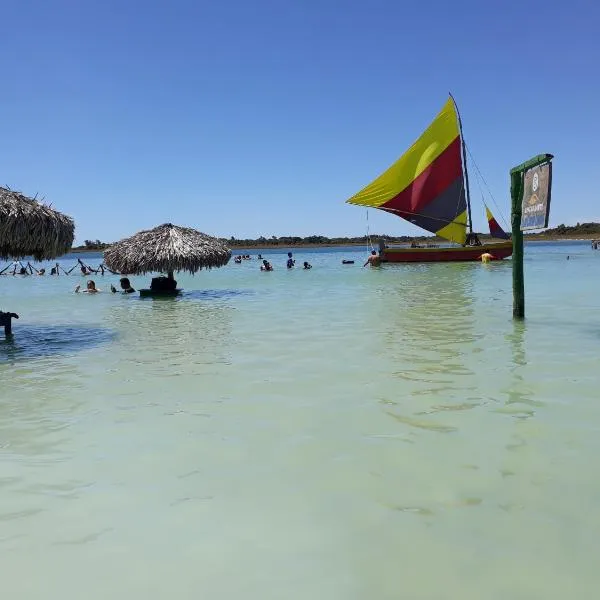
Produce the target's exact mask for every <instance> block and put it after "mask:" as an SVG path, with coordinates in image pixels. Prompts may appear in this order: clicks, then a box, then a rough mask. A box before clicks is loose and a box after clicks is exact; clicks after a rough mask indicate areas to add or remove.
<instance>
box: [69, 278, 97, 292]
mask: <svg viewBox="0 0 600 600" xmlns="http://www.w3.org/2000/svg"><path fill="white" fill-rule="evenodd" d="M101 291H102V290H99V289H98V288H97V287H96V282H95V281H94V280H93V279H90V280H89V281H88V282H87V285H86V289H85V290H82V289H81V286H80V285H78V286H77V287H76V288H75V293H76V294H79V292H81V293H82V294H97V293H98V292H101Z"/></svg>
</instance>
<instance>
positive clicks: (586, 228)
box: [533, 223, 600, 237]
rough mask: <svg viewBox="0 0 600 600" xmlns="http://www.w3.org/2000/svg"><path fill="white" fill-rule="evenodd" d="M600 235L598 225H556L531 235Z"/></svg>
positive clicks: (599, 225)
mask: <svg viewBox="0 0 600 600" xmlns="http://www.w3.org/2000/svg"><path fill="white" fill-rule="evenodd" d="M598 234H600V223H577V225H558V226H557V227H553V228H551V229H545V230H543V231H538V232H536V233H535V234H533V235H543V236H546V235H552V236H564V237H567V236H569V237H570V236H574V235H575V236H576V235H598Z"/></svg>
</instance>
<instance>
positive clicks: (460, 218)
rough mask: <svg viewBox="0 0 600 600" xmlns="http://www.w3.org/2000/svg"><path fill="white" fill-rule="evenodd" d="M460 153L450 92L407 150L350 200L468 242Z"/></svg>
mask: <svg viewBox="0 0 600 600" xmlns="http://www.w3.org/2000/svg"><path fill="white" fill-rule="evenodd" d="M461 153H462V146H461V137H460V126H459V121H458V114H457V112H456V106H455V105H454V101H453V100H452V99H451V98H449V99H448V101H447V102H446V104H445V105H444V107H443V108H442V110H441V111H440V113H439V114H438V115H437V117H436V118H435V119H434V120H433V122H432V123H431V125H429V127H428V128H427V129H426V130H425V132H424V133H423V134H422V135H421V137H420V138H419V139H418V140H417V141H416V142H415V143H414V144H413V145H412V146H411V147H410V148H409V150H407V151H406V152H405V153H404V154H403V155H402V156H401V157H400V158H399V159H398V160H397V161H396V162H395V163H394V164H393V165H392V166H391V167H390V168H389V169H388V170H387V171H385V173H383V174H382V175H380V176H379V177H378V178H377V179H375V181H373V182H372V183H371V184H369V185H368V186H367V187H365V188H364V189H362V190H361V191H360V192H358V194H356V195H354V196H352V198H350V199H349V200H348V201H347V202H348V203H349V204H358V205H359V206H369V207H373V208H379V209H381V210H386V211H389V212H391V213H393V214H395V215H398V216H400V217H402V218H404V219H406V220H408V221H410V222H411V223H414V224H415V225H417V226H419V227H421V228H423V229H425V230H427V231H431V232H432V233H435V234H436V235H438V236H440V237H442V238H445V239H447V240H450V241H452V242H457V243H459V244H464V243H465V240H466V237H467V200H466V195H465V185H464V179H463V164H462V154H461Z"/></svg>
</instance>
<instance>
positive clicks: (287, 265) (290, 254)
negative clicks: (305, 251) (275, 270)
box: [286, 252, 296, 269]
mask: <svg viewBox="0 0 600 600" xmlns="http://www.w3.org/2000/svg"><path fill="white" fill-rule="evenodd" d="M295 264H296V261H295V260H294V259H293V258H292V253H291V252H288V259H287V263H286V267H287V268H288V269H291V268H293V266H294V265H295Z"/></svg>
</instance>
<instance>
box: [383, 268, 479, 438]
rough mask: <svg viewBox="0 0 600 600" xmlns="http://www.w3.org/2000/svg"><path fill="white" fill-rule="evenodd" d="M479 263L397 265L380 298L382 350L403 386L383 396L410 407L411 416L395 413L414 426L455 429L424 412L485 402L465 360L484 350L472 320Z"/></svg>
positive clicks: (455, 409) (402, 407) (403, 407)
mask: <svg viewBox="0 0 600 600" xmlns="http://www.w3.org/2000/svg"><path fill="white" fill-rule="evenodd" d="M477 267H478V265H472V264H447V265H444V264H439V265H435V264H432V265H404V266H402V267H400V268H395V269H393V271H394V272H393V275H395V276H397V280H396V281H395V282H394V283H393V284H392V285H389V284H388V285H387V286H386V290H385V292H384V293H382V294H381V295H380V297H379V299H378V306H377V311H376V312H377V313H378V314H380V315H385V319H386V322H387V323H388V324H389V329H388V331H387V332H385V333H384V334H383V335H382V344H381V346H380V353H381V356H382V358H385V361H386V363H387V364H389V365H390V368H391V369H392V373H391V374H392V376H393V377H394V378H396V379H399V380H401V386H402V388H403V390H404V394H403V397H402V398H397V399H394V400H390V399H389V398H385V401H387V402H390V401H391V402H396V403H397V404H398V405H399V406H398V411H404V412H405V413H406V411H410V412H411V413H412V415H413V416H406V415H405V416H402V415H399V414H394V415H393V416H394V418H395V419H396V420H397V421H400V422H402V423H404V424H406V425H409V426H410V427H412V428H417V429H429V430H432V431H437V432H449V431H455V430H456V427H455V426H453V425H449V424H445V423H434V422H432V421H429V419H427V420H424V419H423V418H422V417H423V415H430V414H433V413H442V414H446V415H447V416H448V417H449V416H450V413H452V412H461V411H465V410H471V409H473V408H475V407H477V406H479V405H480V404H481V397H480V392H479V390H478V389H477V385H476V382H475V378H474V372H473V369H472V368H471V364H472V362H471V361H470V360H468V359H467V355H469V354H474V353H476V352H477V351H480V350H481V345H480V344H479V341H480V340H481V338H482V336H481V335H480V334H478V333H477V332H476V329H475V324H474V321H475V314H474V295H475V290H474V286H475V282H474V279H475V273H476V270H475V269H476V268H477ZM407 391H408V397H407V394H406V392H407ZM395 412H396V411H395ZM388 414H391V413H388ZM415 417H417V418H415Z"/></svg>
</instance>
